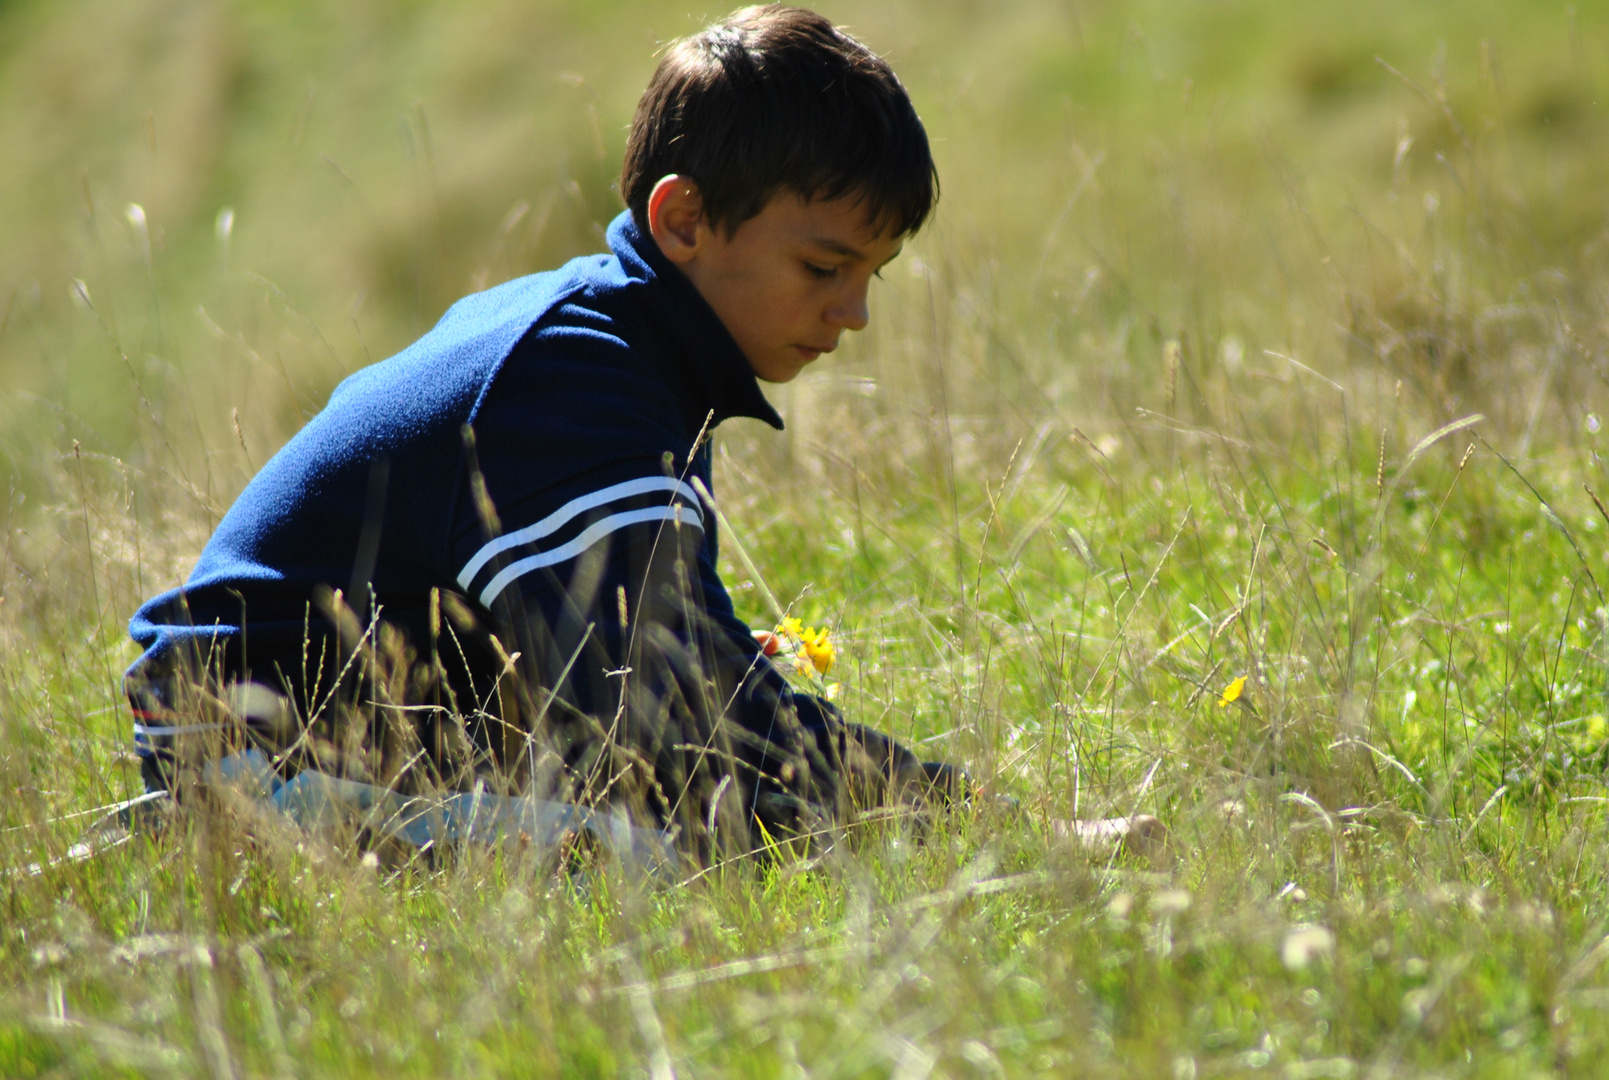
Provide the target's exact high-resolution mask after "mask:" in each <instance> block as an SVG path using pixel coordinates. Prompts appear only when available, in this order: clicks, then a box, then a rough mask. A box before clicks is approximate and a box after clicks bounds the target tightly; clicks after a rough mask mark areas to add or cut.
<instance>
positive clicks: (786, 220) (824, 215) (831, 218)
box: [759, 190, 903, 262]
mask: <svg viewBox="0 0 1609 1080" xmlns="http://www.w3.org/2000/svg"><path fill="white" fill-rule="evenodd" d="M759 216H760V217H762V218H766V219H768V221H767V224H769V225H770V226H771V230H770V231H773V232H774V233H776V234H779V235H778V238H779V239H786V240H789V241H792V242H795V243H804V244H808V245H810V246H811V247H817V248H821V249H823V250H826V251H831V252H833V253H834V254H838V255H843V256H845V257H848V258H872V257H875V258H877V260H878V261H879V262H882V261H884V260H886V259H888V258H891V257H892V256H893V255H895V254H898V252H899V249H900V247H901V246H902V245H903V237H901V236H899V235H898V234H896V233H895V232H894V231H893V227H892V226H891V225H885V224H883V223H880V222H878V221H876V220H874V219H873V217H872V215H871V212H870V210H869V209H868V205H867V202H866V200H864V199H862V198H859V197H858V196H856V195H854V194H850V195H842V196H839V197H838V198H836V199H822V198H815V199H807V198H805V197H804V196H802V195H800V194H798V193H797V192H793V191H787V190H783V191H779V192H777V193H776V194H774V195H772V196H771V198H770V199H769V200H767V202H766V204H765V206H764V207H762V208H761V210H760V214H759Z"/></svg>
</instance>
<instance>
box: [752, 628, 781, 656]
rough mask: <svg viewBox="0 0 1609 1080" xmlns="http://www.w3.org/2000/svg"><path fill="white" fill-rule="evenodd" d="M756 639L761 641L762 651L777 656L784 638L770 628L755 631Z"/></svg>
mask: <svg viewBox="0 0 1609 1080" xmlns="http://www.w3.org/2000/svg"><path fill="white" fill-rule="evenodd" d="M754 640H755V641H757V642H759V645H760V651H761V652H763V653H764V654H765V655H767V656H775V655H776V654H777V652H778V651H779V650H780V649H781V648H782V639H781V638H779V637H777V636H776V635H775V634H773V633H772V632H771V631H769V630H756V631H754Z"/></svg>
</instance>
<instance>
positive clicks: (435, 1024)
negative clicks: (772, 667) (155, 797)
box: [0, 0, 1609, 1080]
mask: <svg viewBox="0 0 1609 1080" xmlns="http://www.w3.org/2000/svg"><path fill="white" fill-rule="evenodd" d="M825 10H826V11H827V12H828V14H830V15H832V16H833V17H834V18H835V19H838V20H839V21H842V22H845V23H847V24H849V25H850V26H851V27H852V28H853V29H854V30H855V31H856V32H857V33H859V34H860V35H861V36H862V37H863V38H864V39H865V40H866V41H867V42H868V43H869V44H871V45H872V46H873V47H875V48H878V49H879V50H881V51H884V52H886V53H887V54H888V55H890V56H891V58H892V59H893V61H894V63H895V66H896V68H897V69H898V70H899V71H900V72H901V74H902V77H903V78H904V79H905V81H906V82H907V84H908V85H909V87H910V89H911V92H912V95H913V97H914V98H915V100H916V101H917V104H918V107H919V109H920V110H921V112H922V114H923V116H924V118H925V119H926V121H927V123H928V126H929V130H930V133H931V134H932V136H933V137H934V140H935V148H936V152H937V154H938V156H939V167H940V173H941V178H942V181H943V185H944V196H943V202H942V204H941V208H940V212H939V214H938V218H937V220H936V221H935V222H934V223H933V224H932V226H931V227H930V228H929V229H927V230H926V231H925V232H924V233H923V234H921V235H920V236H918V237H917V238H915V239H914V240H913V241H912V242H911V243H910V244H908V245H907V249H906V254H905V255H904V256H903V257H902V258H901V259H900V260H899V261H898V262H897V263H896V264H894V266H893V267H891V268H890V269H889V271H888V272H886V273H885V277H886V278H887V279H888V280H887V281H886V282H884V283H883V284H881V285H880V286H878V290H879V291H878V292H876V293H875V294H874V297H873V325H872V327H871V328H870V329H869V330H867V331H866V332H865V333H864V334H862V335H860V336H859V338H858V340H855V341H852V342H850V343H849V344H848V345H847V346H846V348H844V349H843V350H841V351H840V353H839V354H837V355H835V356H834V357H832V358H830V359H828V360H826V361H823V362H822V363H821V364H818V365H816V367H817V368H818V369H819V370H812V371H810V372H808V373H807V374H806V375H805V376H803V377H802V378H801V379H800V380H799V381H798V382H797V383H794V384H791V385H789V386H786V387H782V388H775V389H776V392H775V394H774V395H773V398H774V400H775V401H776V402H777V404H778V407H779V408H780V409H781V410H782V412H783V413H784V415H785V416H786V418H787V421H788V430H787V432H786V433H784V434H782V435H776V434H774V433H772V432H770V431H769V430H757V429H756V428H757V427H758V426H757V425H755V426H748V427H745V426H742V425H741V424H734V425H732V430H727V429H724V428H723V430H722V431H721V432H720V437H719V441H718V447H717V455H718V462H719V466H718V470H717V473H718V475H717V492H718V494H719V495H720V496H721V497H722V500H723V504H724V506H725V508H726V511H727V513H728V515H729V516H730V517H731V518H732V519H733V524H734V526H735V528H736V530H737V532H738V534H739V535H740V536H741V537H742V539H743V542H744V544H745V546H746V548H747V549H748V550H749V551H750V552H751V553H752V555H753V556H754V559H755V561H756V563H757V564H758V565H759V566H760V567H761V568H762V569H763V572H764V574H765V577H766V582H767V584H768V585H769V587H770V588H771V589H772V590H773V591H774V592H776V593H777V594H778V595H779V596H781V597H782V598H783V599H784V600H785V601H787V602H791V603H792V604H793V605H794V607H795V610H797V611H798V612H799V613H800V614H802V615H804V616H805V617H806V618H807V621H810V622H813V623H816V624H825V625H829V626H830V627H832V628H833V631H834V634H835V637H836V640H837V643H838V648H839V656H840V661H839V667H838V668H837V669H836V670H835V672H834V676H835V677H836V678H838V679H839V680H840V681H841V683H842V698H841V701H842V704H843V705H844V707H845V709H846V710H847V711H848V712H849V713H851V714H852V715H853V717H854V718H856V719H859V720H862V721H864V722H867V723H870V724H873V725H876V726H880V727H882V728H884V729H886V730H889V731H891V732H893V733H894V734H896V735H898V736H900V737H902V738H904V739H907V740H909V741H912V742H914V743H917V744H919V745H920V747H921V748H922V750H923V751H924V752H925V753H928V754H931V755H932V756H939V757H945V758H949V759H951V760H956V761H961V762H964V763H966V764H967V765H968V766H969V767H970V768H971V769H972V770H973V772H974V773H975V774H976V775H978V776H980V777H981V778H984V779H985V780H987V781H988V782H989V783H990V784H991V785H993V786H994V787H995V788H996V789H998V790H1002V791H1005V792H1008V793H1010V794H1011V795H1013V796H1015V797H1016V798H1017V799H1018V800H1019V801H1020V803H1021V806H1022V807H1023V810H1024V813H1023V814H1022V815H1021V816H1020V817H1015V816H1012V815H1010V814H1007V813H1004V812H1001V811H997V810H995V809H993V808H991V807H986V806H980V807H978V808H976V809H974V810H969V811H965V812H958V813H955V814H953V815H951V816H950V817H949V818H947V819H945V820H943V821H942V822H940V823H939V824H938V826H937V827H936V829H935V830H934V832H933V833H932V834H931V835H929V836H927V837H926V838H925V839H919V838H918V837H915V836H913V835H912V834H911V833H910V832H909V831H908V830H905V829H902V828H900V827H897V826H888V825H876V826H867V827H864V828H860V829H857V830H855V831H854V832H853V834H852V837H851V842H850V843H849V844H848V845H846V848H847V849H839V850H836V851H835V852H833V853H832V855H831V856H830V857H827V858H824V859H821V860H818V861H815V862H811V863H795V862H790V861H787V860H783V861H782V862H780V863H775V864H771V865H766V866H762V865H757V864H743V865H737V866H728V867H725V868H723V869H721V870H720V871H718V872H716V873H711V874H708V875H704V876H702V877H699V878H697V879H696V880H691V881H688V882H684V883H674V884H655V885H644V884H642V883H636V882H633V881H631V880H629V879H628V878H626V877H624V876H618V875H612V874H610V873H606V872H599V873H596V874H594V875H592V876H590V877H587V878H585V879H573V878H565V877H554V876H552V875H551V874H550V873H546V872H544V871H543V870H542V868H541V867H540V866H539V865H537V864H536V862H535V861H533V860H528V859H522V858H518V857H515V856H512V855H507V856H505V855H500V854H495V855H494V854H492V853H488V852H474V851H470V852H465V853H463V854H462V855H461V856H460V857H457V858H453V859H450V860H447V861H446V862H445V863H443V864H441V865H437V866H435V867H427V866H422V865H412V866H403V867H401V868H382V867H380V866H377V865H375V864H374V862H373V860H365V859H363V858H361V857H360V853H359V852H357V851H355V850H354V849H353V848H352V847H351V845H349V844H344V843H342V842H341V841H340V840H339V838H336V839H330V838H323V837H315V836H311V835H304V834H302V833H299V832H295V831H293V830H291V829H290V828H289V827H288V826H285V825H283V824H275V823H272V822H256V823H251V822H248V821H245V820H243V819H241V818H239V817H237V816H231V815H227V814H219V815H197V816H194V817H191V818H187V819H183V820H180V821H178V822H177V823H175V824H174V825H173V826H172V827H170V828H168V829H167V830H165V831H163V832H160V833H157V834H154V835H137V836H136V837H135V838H134V839H133V840H131V841H130V842H128V843H125V844H123V845H122V846H120V847H117V848H115V849H112V850H107V851H103V852H101V853H100V854H98V855H96V856H95V857H94V858H91V859H89V860H86V861H77V862H74V861H65V862H62V863H60V864H58V865H55V866H52V867H47V868H45V869H43V871H42V872H38V873H34V872H31V871H30V867H37V865H38V864H45V863H49V862H50V861H51V860H53V859H59V858H60V857H61V856H63V855H64V854H65V853H67V851H68V849H69V848H70V847H71V845H73V844H74V843H76V842H77V841H78V840H79V839H80V838H81V837H82V834H83V831H84V829H85V827H86V824H87V822H88V821H90V820H93V819H86V818H83V817H72V816H71V815H73V814H75V813H76V812H79V811H83V810H86V809H89V808H92V807H96V806H101V805H104V804H108V803H112V802H115V801H117V800H119V799H124V798H127V797H129V796H131V795H133V794H135V793H137V792H138V790H139V781H138V776H137V771H136V770H135V769H134V768H133V767H132V766H131V763H130V761H131V759H130V757H129V755H128V753H127V746H128V732H127V719H126V716H125V714H124V713H123V711H122V706H121V704H120V701H121V699H120V693H119V675H120V672H121V671H122V669H123V668H124V667H125V666H126V665H127V664H128V663H129V662H130V661H131V660H132V659H133V657H134V656H135V655H136V650H135V648H134V647H133V645H132V644H131V643H130V642H129V641H128V640H127V638H126V633H125V630H124V627H125V623H126V620H127V618H128V616H129V614H130V613H131V612H132V611H133V609H134V608H135V607H136V606H137V604H138V603H139V602H140V601H141V600H142V599H143V598H145V597H147V596H149V595H151V594H153V593H155V592H156V591H158V590H159V589H162V588H166V587H169V586H170V585H172V584H175V583H177V582H179V581H181V580H182V579H183V577H184V575H185V574H186V573H187V572H188V570H189V567H190V565H191V564H192V562H193V560H194V558H195V556H196V554H197V552H198V551H199V549H200V546H201V544H202V543H204V541H205V539H206V536H207V535H208V533H209V531H210V529H211V527H212V525H213V524H215V523H216V521H217V518H218V516H219V515H220V514H221V513H222V511H223V510H224V509H225V508H226V507H227V506H228V504H229V502H230V500H231V498H232V497H233V495H234V494H235V493H236V492H237V491H238V490H239V489H240V487H241V486H242V485H243V484H244V483H245V481H246V479H247V478H248V477H249V476H250V475H251V473H252V471H253V470H254V469H255V468H256V467H257V466H260V465H261V464H262V462H263V461H264V460H266V458H267V456H268V455H269V454H271V453H272V451H273V450H274V449H275V448H276V447H277V446H278V445H279V444H280V443H282V442H283V441H284V440H285V439H286V438H288V437H289V435H290V434H291V433H293V432H294V431H295V430H296V429H297V428H298V427H299V426H300V425H301V424H302V422H304V420H305V419H306V418H307V417H308V416H309V415H311V414H312V413H313V412H315V411H316V410H317V409H318V407H319V406H320V405H321V403H322V402H323V400H324V399H325V397H326V396H327V395H328V393H329V390H330V389H331V388H332V387H333V386H334V385H335V383H336V382H337V381H339V379H341V378H342V377H344V376H345V375H346V374H348V373H349V372H351V371H352V370H355V369H356V368H358V367H360V366H362V365H364V364H366V363H368V362H370V361H372V360H378V359H381V358H382V357H384V356H387V355H389V354H390V353H392V352H394V351H395V350H396V349H398V348H400V347H402V346H403V345H405V344H407V343H408V342H409V341H410V340H412V339H413V338H414V337H415V336H417V335H418V334H419V333H420V332H422V331H423V330H424V329H425V328H427V327H428V326H429V325H430V324H431V323H432V322H433V321H434V319H435V318H436V317H438V316H439V314H440V313H441V311H442V310H444V308H445V307H446V305H447V304H449V303H450V302H451V301H452V300H453V299H455V298H457V297H458V296H460V295H462V294H464V293H465V292H467V291H470V290H472V289H475V288H478V287H482V286H484V285H488V284H493V283H496V282H498V281H501V280H505V279H507V278H509V277H512V276H515V275H518V274H522V273H527V272H531V271H535V270H539V269H543V268H546V267H550V266H552V265H555V264H556V263H557V262H559V261H561V260H562V259H565V258H568V257H570V256H572V255H576V254H581V253H584V252H589V251H593V250H596V249H598V247H599V246H600V244H601V239H600V229H601V227H602V225H603V224H604V223H605V222H607V220H608V219H609V218H610V217H611V216H613V214H614V212H615V210H616V207H617V205H618V202H617V199H616V197H615V195H614V194H613V193H612V191H611V190H610V183H611V179H612V176H613V174H614V171H615V169H616V167H617V163H618V160H619V154H620V150H621V147H622V145H623V142H624V127H625V124H626V123H627V121H628V119H629V116H630V111H631V108H632V106H633V104H634V102H635V98H636V95H637V93H638V92H639V91H640V89H641V87H642V85H643V84H644V82H645V81H646V79H647V77H648V74H649V72H650V71H651V69H652V64H653V52H654V50H655V48H656V47H657V43H660V42H663V41H664V40H667V39H668V38H671V37H673V36H676V35H678V34H681V33H685V32H688V31H690V30H691V29H694V28H696V27H697V26H699V25H701V23H702V22H703V21H704V20H705V18H706V17H708V16H713V15H718V14H720V13H721V12H720V11H719V10H718V9H698V10H693V11H691V12H689V11H688V10H687V9H684V8H680V7H674V6H669V5H664V4H651V3H646V2H638V3H632V2H619V3H609V4H586V3H579V2H561V0H547V2H525V3H518V4H516V3H513V2H512V0H487V2H485V3H480V4H477V5H475V6H474V7H473V9H469V8H467V7H466V6H463V5H455V4H447V3H441V2H429V0H413V2H410V3H406V4H383V3H377V2H371V0H355V2H352V3H346V4H339V5H333V4H332V5H320V4H312V3H305V2H295V0H282V2H278V3H270V2H268V0H255V2H253V0H240V2H236V3H232V4H222V3H219V4H185V3H178V2H176V0H165V2H164V0H118V2H115V3H114V2H111V0H59V2H55V3H45V2H43V0H9V2H4V3H0V153H3V161H4V164H3V165H0V208H3V210H0V389H3V394H4V397H3V404H0V410H3V412H0V415H3V418H4V419H3V429H0V431H3V434H0V465H3V468H4V471H5V476H6V480H7V485H8V488H7V490H8V493H9V494H8V498H7V501H6V509H5V521H6V530H5V538H4V545H5V548H4V560H3V562H0V784H3V790H4V792H5V794H6V798H5V800H4V802H3V803H0V871H3V876H0V911H3V912H4V915H3V917H0V1075H4V1076H24V1077H32V1076H46V1075H79V1074H85V1075H110V1076H126V1075H160V1074H178V1075H185V1076H190V1075H213V1076H219V1077H223V1076H230V1077H245V1076H275V1077H281V1076H323V1075H330V1076H345V1075H385V1076H402V1075H421V1076H436V1075H477V1076H478V1075H509V1076H526V1075H539V1076H540V1075H564V1076H613V1075H621V1074H630V1075H647V1076H651V1077H654V1078H655V1080H660V1078H663V1077H667V1076H671V1075H679V1076H716V1075H737V1076H762V1077H772V1076H776V1077H784V1076H786V1077H796V1076H812V1077H841V1076H842V1077H848V1076H856V1077H858V1076H889V1077H899V1078H920V1077H927V1076H934V1077H937V1076H950V1077H966V1076H974V1075H976V1076H991V1075H1007V1076H1020V1075H1071V1076H1137V1077H1158V1076H1160V1077H1174V1078H1176V1080H1193V1078H1195V1077H1206V1076H1241V1075H1247V1076H1263V1075H1277V1076H1281V1077H1286V1078H1291V1080H1296V1078H1303V1077H1308V1078H1318V1077H1337V1078H1348V1077H1386V1076H1439V1077H1476V1076H1479V1077H1487V1076H1492V1077H1497V1076H1502V1077H1508V1076H1515V1077H1519V1076H1533V1075H1558V1076H1598V1075H1606V1074H1609V787H1606V785H1605V777H1606V775H1609V774H1606V770H1609V599H1606V598H1605V595H1604V590H1605V589H1609V545H1606V544H1605V538H1606V535H1609V510H1606V509H1605V506H1606V504H1605V503H1604V502H1601V501H1600V500H1602V499H1609V467H1606V465H1605V463H1604V461H1603V459H1602V458H1601V456H1600V445H1601V444H1606V445H1609V432H1605V431H1604V430H1603V427H1604V424H1605V422H1606V420H1609V200H1606V199H1605V195H1604V193H1605V192H1606V191H1609V112H1606V109H1605V105H1604V103H1603V101H1602V95H1603V94H1604V93H1606V92H1609V48H1606V46H1605V43H1606V42H1609V5H1605V4H1604V3H1602V2H1599V0H1592V2H1583V3H1577V4H1575V5H1565V4H1563V3H1554V2H1551V0H1548V2H1539V3H1533V4H1519V3H1508V4H1502V3H1496V2H1483V0H1463V2H1455V0H1430V2H1426V3H1421V4H1415V5H1399V4H1393V3H1387V2H1385V0H1359V2H1357V3H1353V4H1350V5H1323V6H1321V5H1314V4H1289V3H1284V4H1281V3H1276V2H1274V0H1213V2H1210V3H1203V2H1199V0H1195V2H1192V0H1135V2H1133V3H1128V4H1122V3H1117V2H1115V0H1065V2H1061V3H1053V2H1050V0H1043V2H1041V0H1020V2H1018V0H1008V2H1001V3H998V4H981V3H975V2H972V0H927V2H924V3H916V2H915V0H909V2H907V0H889V2H887V3H881V4H875V5H872V4H867V5H864V6H859V5H856V4H852V3H848V2H845V3H842V4H833V5H829V6H828V7H827V8H826V9H825ZM726 573H727V575H728V581H729V583H730V584H731V585H732V586H733V590H734V595H735V597H736V600H737V602H738V605H739V610H740V613H741V614H743V615H745V616H746V617H749V618H751V619H752V620H754V621H755V623H756V624H757V625H758V624H763V623H764V622H765V621H767V620H768V618H769V615H768V613H767V611H766V610H765V608H764V606H763V604H762V603H761V601H760V599H759V593H760V590H759V589H757V588H756V587H755V583H754V582H752V581H751V580H750V579H749V577H748V575H747V574H746V573H745V572H744V571H743V570H741V569H740V568H739V567H737V566H735V565H734V566H731V567H728V568H726ZM1241 678H1244V679H1245V682H1244V684H1243V686H1244V690H1243V693H1242V694H1241V696H1240V697H1239V698H1238V700H1234V701H1226V700H1225V698H1226V697H1228V696H1230V695H1226V694H1225V691H1226V689H1227V688H1228V687H1229V686H1230V685H1231V684H1232V683H1233V682H1234V681H1235V680H1238V679H1241ZM1134 811H1142V812H1147V813H1153V814H1156V815H1158V816H1159V817H1161V818H1162V819H1163V820H1164V821H1165V822H1166V823H1167V824H1168V826H1169V827H1170V829H1171V831H1172V843H1171V849H1170V852H1169V853H1168V854H1167V856H1165V857H1160V858H1158V859H1157V860H1156V861H1155V862H1147V861H1144V860H1141V859H1138V858H1135V857H1131V856H1128V855H1124V854H1121V853H1107V852H1098V853H1096V852H1090V851H1086V850H1082V849H1078V848H1073V847H1068V846H1066V845H1065V844H1061V843H1058V842H1057V841H1056V840H1055V839H1054V838H1053V837H1051V836H1050V835H1049V834H1048V832H1047V830H1046V828H1045V823H1046V822H1047V821H1048V820H1050V819H1052V818H1059V817H1067V816H1072V815H1075V814H1076V815H1078V816H1084V817H1095V816H1104V815H1116V814H1127V813H1131V812H1134Z"/></svg>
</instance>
